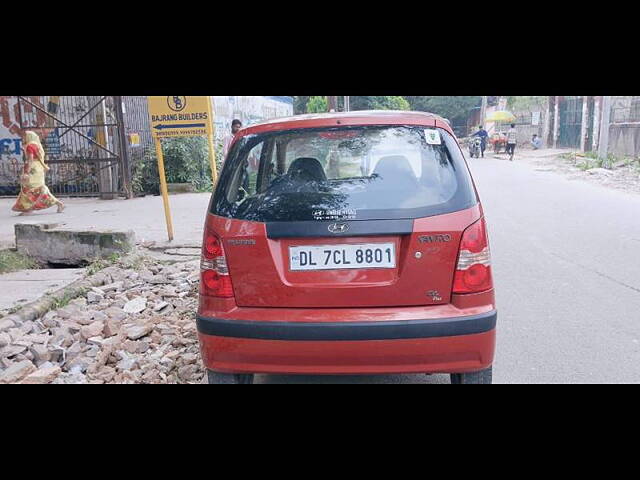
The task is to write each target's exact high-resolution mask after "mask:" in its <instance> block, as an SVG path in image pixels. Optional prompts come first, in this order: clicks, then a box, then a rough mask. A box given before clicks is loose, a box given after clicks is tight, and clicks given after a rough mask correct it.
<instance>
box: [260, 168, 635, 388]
mask: <svg viewBox="0 0 640 480" xmlns="http://www.w3.org/2000/svg"><path fill="white" fill-rule="evenodd" d="M470 164H471V169H472V170H473V172H474V176H475V179H476V183H477V185H478V189H479V191H480V195H481V198H482V200H483V204H484V207H485V213H486V216H487V219H488V221H489V226H490V238H491V247H492V254H493V265H494V272H495V273H494V274H495V282H496V288H497V301H498V308H499V320H498V322H499V330H498V345H497V356H496V362H495V365H494V383H595V382H607V383H609V382H634V383H636V382H640V255H639V254H638V252H639V251H640V195H633V194H626V193H622V192H619V191H615V190H610V189H606V188H604V187H600V186H596V185H592V184H589V183H586V182H583V181H579V180H568V179H566V178H565V177H563V176H561V175H558V174H555V173H552V172H541V171H536V169H535V167H533V166H531V165H530V164H526V163H524V162H518V161H517V158H516V161H515V162H513V163H511V162H508V161H505V160H497V159H493V158H484V159H473V160H471V162H470ZM284 381H287V382H295V383H306V382H313V383H325V382H341V383H342V382H345V383H417V382H420V383H448V377H447V376H445V375H433V376H430V377H426V376H421V375H404V376H402V375H401V376H382V377H370V376H366V377H328V378H323V377H283V376H278V377H273V376H260V377H258V378H257V383H275V382H278V383H279V382H284Z"/></svg>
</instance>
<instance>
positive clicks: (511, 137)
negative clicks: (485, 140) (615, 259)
mask: <svg viewBox="0 0 640 480" xmlns="http://www.w3.org/2000/svg"><path fill="white" fill-rule="evenodd" d="M517 141H518V134H517V132H516V124H515V123H512V124H511V128H510V129H509V131H508V132H507V153H508V154H509V155H510V157H509V160H511V161H513V154H514V152H515V151H516V143H517Z"/></svg>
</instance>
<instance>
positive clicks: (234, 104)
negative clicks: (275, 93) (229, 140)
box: [213, 96, 293, 140]
mask: <svg viewBox="0 0 640 480" xmlns="http://www.w3.org/2000/svg"><path fill="white" fill-rule="evenodd" d="M213 108H214V113H215V127H216V137H217V138H218V139H219V140H220V139H222V138H223V137H224V136H225V135H226V134H227V133H228V132H230V131H231V122H232V121H233V119H235V118H237V119H239V120H240V121H241V122H242V124H243V125H244V126H245V127H247V126H249V125H253V124H254V123H259V122H262V121H264V120H269V119H271V118H277V117H288V116H291V115H293V97H259V96H242V97H241V96H233V97H231V96H229V97H213Z"/></svg>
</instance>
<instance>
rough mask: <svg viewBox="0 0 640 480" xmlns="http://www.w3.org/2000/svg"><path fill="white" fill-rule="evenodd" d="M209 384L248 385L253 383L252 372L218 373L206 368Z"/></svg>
mask: <svg viewBox="0 0 640 480" xmlns="http://www.w3.org/2000/svg"><path fill="white" fill-rule="evenodd" d="M207 378H208V380H209V385H250V384H252V383H253V374H252V373H220V372H214V371H213V370H207Z"/></svg>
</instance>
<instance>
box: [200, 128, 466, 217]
mask: <svg viewBox="0 0 640 480" xmlns="http://www.w3.org/2000/svg"><path fill="white" fill-rule="evenodd" d="M476 203H477V198H476V195H475V191H474V189H473V186H472V183H471V179H470V177H469V172H468V170H467V167H466V164H465V163H464V159H463V157H462V154H461V152H460V149H459V147H458V145H457V143H456V141H455V139H454V138H453V137H452V136H451V135H450V134H449V133H448V132H446V131H445V130H442V129H438V128H425V127H413V126H386V127H357V128H347V127H344V128H331V129H313V130H312V129H304V130H290V131H284V132H278V133H269V134H262V135H247V136H244V137H242V138H241V139H239V140H238V141H237V142H236V143H235V144H234V146H233V148H232V150H231V151H230V152H229V155H228V157H227V159H226V162H225V165H224V168H223V171H222V175H221V177H220V182H219V185H218V188H217V189H216V194H215V196H214V198H213V200H212V202H211V213H213V214H215V215H220V216H225V217H230V218H235V219H242V220H251V221H257V222H277V221H309V220H370V219H379V220H383V219H406V218H420V217H426V216H432V215H439V214H443V213H450V212H454V211H458V210H462V209H465V208H469V207H471V206H473V205H475V204H476Z"/></svg>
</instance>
